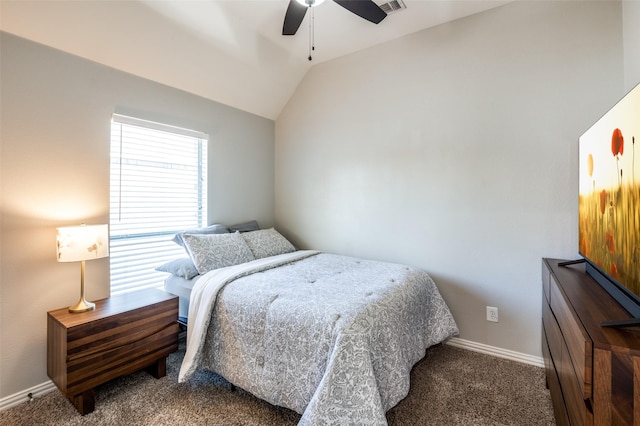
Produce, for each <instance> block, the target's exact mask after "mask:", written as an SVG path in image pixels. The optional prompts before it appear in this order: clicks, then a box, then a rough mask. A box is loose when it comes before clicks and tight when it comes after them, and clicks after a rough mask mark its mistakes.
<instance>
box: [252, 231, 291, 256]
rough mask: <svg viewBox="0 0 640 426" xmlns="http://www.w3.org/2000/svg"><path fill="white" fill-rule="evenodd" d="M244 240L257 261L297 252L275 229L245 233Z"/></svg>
mask: <svg viewBox="0 0 640 426" xmlns="http://www.w3.org/2000/svg"><path fill="white" fill-rule="evenodd" d="M242 238H244V240H245V241H246V242H247V245H248V246H249V248H250V249H251V253H253V256H254V257H255V258H256V259H262V258H263V257H268V256H276V255H278V254H284V253H291V252H292V251H296V248H295V247H294V246H293V244H291V243H290V242H289V241H288V240H287V239H286V238H285V237H283V236H282V235H281V234H280V233H279V232H278V231H276V230H275V229H273V228H269V229H262V230H260V231H252V232H245V233H243V234H242Z"/></svg>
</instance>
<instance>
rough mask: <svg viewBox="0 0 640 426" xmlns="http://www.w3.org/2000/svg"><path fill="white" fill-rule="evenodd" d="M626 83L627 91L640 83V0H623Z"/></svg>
mask: <svg viewBox="0 0 640 426" xmlns="http://www.w3.org/2000/svg"><path fill="white" fill-rule="evenodd" d="M622 16H623V18H622V30H623V34H624V35H623V37H624V83H625V88H626V90H627V91H630V90H631V89H633V88H634V87H635V86H636V85H637V84H640V1H637V0H626V1H623V2H622Z"/></svg>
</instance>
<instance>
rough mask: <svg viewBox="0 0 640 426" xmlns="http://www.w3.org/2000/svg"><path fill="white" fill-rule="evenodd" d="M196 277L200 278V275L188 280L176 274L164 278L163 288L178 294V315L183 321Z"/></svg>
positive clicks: (187, 313)
mask: <svg viewBox="0 0 640 426" xmlns="http://www.w3.org/2000/svg"><path fill="white" fill-rule="evenodd" d="M198 278H200V275H196V276H195V277H193V278H191V279H190V280H187V279H184V278H182V277H179V276H177V275H169V277H168V278H167V279H165V280H164V290H165V291H166V292H168V293H171V294H174V295H176V296H178V316H179V317H181V319H182V320H183V321H184V322H185V323H186V319H187V317H188V316H189V298H190V297H191V290H192V289H193V285H194V284H195V283H196V281H197V279H198Z"/></svg>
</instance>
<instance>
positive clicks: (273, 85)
mask: <svg viewBox="0 0 640 426" xmlns="http://www.w3.org/2000/svg"><path fill="white" fill-rule="evenodd" d="M376 1H377V2H378V3H381V2H383V1H385V0H376ZM507 2H508V0H465V1H461V0H455V1H454V0H404V3H405V4H406V6H407V9H405V10H403V11H400V12H396V13H393V14H390V15H389V16H387V18H386V19H384V20H383V21H382V22H381V23H380V24H378V25H375V24H372V23H370V22H368V21H365V20H363V19H361V18H359V17H357V16H356V15H354V14H352V13H350V12H349V11H347V10H346V9H344V8H342V7H341V6H339V5H338V4H336V3H334V2H333V1H331V0H327V1H326V2H324V3H323V4H321V5H319V6H317V7H316V8H314V9H315V10H314V12H315V46H316V49H315V51H314V52H313V61H308V60H307V56H308V46H309V27H308V22H309V16H310V13H307V16H306V17H305V20H304V21H303V23H302V25H301V26H300V29H299V30H298V32H297V34H296V35H295V36H282V35H281V32H282V21H283V18H284V14H285V11H286V9H287V4H288V0H110V1H109V0H103V1H94V0H84V1H77V0H74V1H72V0H62V1H57V0H0V29H1V30H3V31H6V32H8V33H12V34H15V35H18V36H21V37H24V38H26V39H29V40H33V41H36V42H39V43H42V44H45V45H48V46H51V47H54V48H57V49H60V50H63V51H66V52H69V53H72V54H75V55H78V56H81V57H84V58H87V59H91V60H93V61H96V62H99V63H101V64H104V65H108V66H111V67H113V68H116V69H119V70H123V71H126V72H129V73H131V74H135V75H138V76H141V77H144V78H147V79H150V80H153V81H156V82H160V83H163V84H166V85H169V86H172V87H176V88H179V89H182V90H185V91H188V92H191V93H195V94H197V95H200V96H203V97H205V98H209V99H212V100H215V101H218V102H221V103H224V104H226V105H230V106H233V107H236V108H238V109H241V110H244V111H248V112H251V113H254V114H257V115H260V116H262V117H267V118H270V119H275V118H277V116H278V115H279V113H280V111H281V110H282V108H283V107H284V106H285V105H286V103H287V101H288V100H289V98H290V96H291V95H292V94H293V92H294V91H295V89H296V87H297V86H298V84H299V83H300V81H301V80H302V78H303V77H304V75H305V73H306V72H307V71H308V70H309V69H310V67H312V66H314V65H316V64H319V63H322V62H325V61H329V60H331V59H334V58H337V57H339V56H343V55H346V54H349V53H352V52H355V51H357V50H361V49H365V48H367V47H371V46H373V45H376V44H379V43H384V42H385V41H388V40H392V39H395V38H398V37H401V36H403V35H406V34H410V33H413V32H416V31H419V30H422V29H425V28H429V27H432V26H435V25H439V24H442V23H444V22H447V21H451V20H454V19H458V18H461V17H464V16H467V15H471V14H474V13H478V12H481V11H484V10H487V9H490V8H493V7H496V6H499V5H501V4H504V3H507Z"/></svg>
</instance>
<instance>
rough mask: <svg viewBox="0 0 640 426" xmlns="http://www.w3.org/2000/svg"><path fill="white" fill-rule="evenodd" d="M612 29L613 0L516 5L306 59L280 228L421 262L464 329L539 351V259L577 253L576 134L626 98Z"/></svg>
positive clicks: (323, 243)
mask: <svg viewBox="0 0 640 426" xmlns="http://www.w3.org/2000/svg"><path fill="white" fill-rule="evenodd" d="M621 25H622V15H621V4H620V3H617V2H615V3H614V2H535V1H534V2H526V1H525V2H514V3H510V4H507V5H505V6H503V7H499V8H496V9H493V10H490V11H487V12H484V13H481V14H477V15H474V16H471V17H468V18H465V19H461V20H458V21H454V22H451V23H448V24H444V25H442V26H439V27H435V28H432V29H428V30H424V31H421V32H418V33H415V34H413V35H410V36H407V37H403V38H400V39H398V40H395V41H392V42H389V43H386V44H383V45H379V46H377V47H373V48H371V49H368V50H365V51H361V52H358V53H355V54H352V55H349V56H346V57H343V58H339V59H336V60H334V61H332V62H328V63H323V64H320V65H317V66H315V67H314V68H313V69H312V70H311V71H310V72H309V73H308V74H307V76H306V77H305V79H304V80H303V82H302V83H301V84H300V86H299V87H298V89H297V91H296V93H295V95H294V96H293V97H292V99H291V100H290V101H289V103H288V104H287V106H286V107H285V109H284V111H283V112H282V113H281V115H280V116H279V118H278V120H277V121H276V169H275V170H276V173H275V188H276V199H275V215H276V225H277V226H278V228H279V229H281V230H282V231H283V232H284V233H285V234H287V235H289V236H290V237H291V238H292V240H293V241H294V243H297V244H299V245H302V246H304V247H313V248H317V249H321V250H326V251H331V252H337V253H344V254H348V255H356V256H361V257H367V258H374V259H384V260H390V261H399V262H404V263H408V264H411V265H415V266H418V267H421V268H424V269H425V270H427V271H428V272H429V273H430V274H431V275H432V276H433V278H434V279H435V281H436V283H437V284H438V286H439V288H440V290H441V292H442V294H443V296H444V297H445V299H446V301H447V302H448V303H449V305H450V306H451V308H452V310H453V313H454V316H455V318H456V320H457V321H458V324H459V326H460V330H461V336H460V337H461V338H463V339H467V340H470V341H473V342H477V343H481V344H485V345H490V346H494V347H498V348H502V349H509V350H512V351H516V352H520V353H523V354H529V355H533V356H540V355H541V353H540V309H541V308H540V307H541V287H540V268H541V264H540V261H541V258H542V257H560V258H575V257H577V193H578V189H577V181H578V179H577V175H578V174H577V172H578V170H577V166H578V165H577V158H578V151H577V149H578V144H577V142H578V137H579V136H580V135H581V134H582V132H584V131H585V130H586V129H587V128H588V127H589V126H590V125H591V124H592V123H593V122H594V121H595V120H596V119H598V118H599V117H600V116H601V115H602V114H603V113H604V112H605V111H606V110H607V109H608V108H609V107H610V106H612V105H613V104H614V103H615V102H616V101H617V100H618V99H619V98H620V97H621V96H622V95H623V94H624V93H625V90H624V82H623V42H622V31H621ZM486 305H491V306H497V307H498V308H499V312H500V322H499V323H489V322H486V321H485V306H486Z"/></svg>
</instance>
